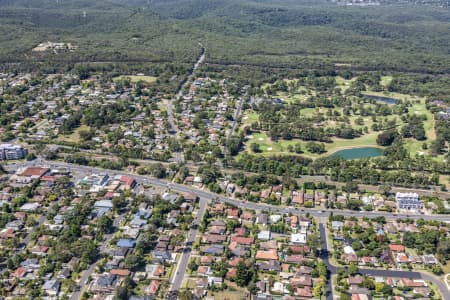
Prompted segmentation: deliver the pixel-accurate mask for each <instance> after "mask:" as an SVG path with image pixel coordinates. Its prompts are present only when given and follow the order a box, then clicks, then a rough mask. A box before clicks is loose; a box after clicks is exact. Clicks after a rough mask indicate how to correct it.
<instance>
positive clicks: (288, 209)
mask: <svg viewBox="0 0 450 300" xmlns="http://www.w3.org/2000/svg"><path fill="white" fill-rule="evenodd" d="M34 165H43V166H48V167H55V168H57V167H65V168H68V169H70V170H71V171H77V172H79V173H86V174H90V173H92V172H96V173H105V172H110V173H114V174H120V175H131V176H133V177H134V178H135V179H136V181H137V182H138V183H146V184H151V185H154V186H159V187H162V188H168V189H171V190H173V191H176V192H181V193H186V192H193V193H196V194H197V195H198V196H199V197H201V198H206V199H215V200H218V201H221V202H225V203H228V204H231V205H234V206H237V207H241V208H247V209H253V210H263V211H264V210H265V211H272V212H278V213H283V214H289V213H291V214H299V213H304V214H306V213H309V214H310V215H311V216H313V217H328V216H329V215H330V214H331V213H333V214H335V215H343V216H346V217H351V216H354V217H357V218H362V217H370V218H375V217H385V218H386V219H389V220H397V219H406V218H409V219H412V220H420V219H423V220H435V221H442V222H449V223H450V215H438V214H435V215H418V214H403V213H399V214H392V213H388V212H377V211H372V212H366V211H364V212H361V211H350V210H340V209H327V210H321V209H317V208H296V207H292V206H282V205H280V206H277V205H269V204H265V203H258V202H247V201H242V200H238V199H235V198H229V197H225V196H222V195H219V194H216V193H212V192H209V191H205V190H202V189H199V188H196V187H193V186H186V185H182V184H176V183H171V182H170V181H168V180H164V179H157V178H152V177H149V176H145V175H138V174H135V173H131V172H125V171H115V170H107V169H102V168H96V167H89V166H82V165H76V164H71V163H66V162H61V161H47V160H44V159H37V160H34V161H26V162H21V163H16V164H5V165H3V167H4V168H5V169H6V170H8V171H15V170H17V169H18V168H20V167H27V166H28V167H29V166H34Z"/></svg>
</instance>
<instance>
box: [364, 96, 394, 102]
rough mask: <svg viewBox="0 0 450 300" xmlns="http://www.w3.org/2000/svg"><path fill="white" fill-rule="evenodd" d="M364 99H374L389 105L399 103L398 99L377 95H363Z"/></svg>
mask: <svg viewBox="0 0 450 300" xmlns="http://www.w3.org/2000/svg"><path fill="white" fill-rule="evenodd" d="M363 97H364V98H367V99H373V100H376V101H382V102H384V103H387V104H396V103H397V101H398V99H395V98H390V97H383V96H376V95H366V94H363Z"/></svg>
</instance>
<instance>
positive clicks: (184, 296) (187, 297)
mask: <svg viewBox="0 0 450 300" xmlns="http://www.w3.org/2000/svg"><path fill="white" fill-rule="evenodd" d="M178 299H180V300H192V299H194V298H193V296H192V292H191V291H190V290H181V291H180V292H179V293H178Z"/></svg>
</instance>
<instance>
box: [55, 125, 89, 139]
mask: <svg viewBox="0 0 450 300" xmlns="http://www.w3.org/2000/svg"><path fill="white" fill-rule="evenodd" d="M89 129H90V128H89V126H86V125H81V126H80V127H78V128H77V129H75V131H74V132H73V133H72V134H69V135H59V136H58V140H59V141H63V142H71V143H78V142H79V141H80V133H79V132H80V131H82V130H89Z"/></svg>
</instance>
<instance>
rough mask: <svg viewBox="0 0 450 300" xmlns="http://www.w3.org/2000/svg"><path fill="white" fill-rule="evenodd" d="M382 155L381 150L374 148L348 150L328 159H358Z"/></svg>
mask: <svg viewBox="0 0 450 300" xmlns="http://www.w3.org/2000/svg"><path fill="white" fill-rule="evenodd" d="M381 155H383V150H382V149H380V148H375V147H362V148H349V149H343V150H339V151H336V152H334V153H333V154H331V155H330V157H336V156H340V157H342V158H343V159H358V158H367V157H375V156H381Z"/></svg>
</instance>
